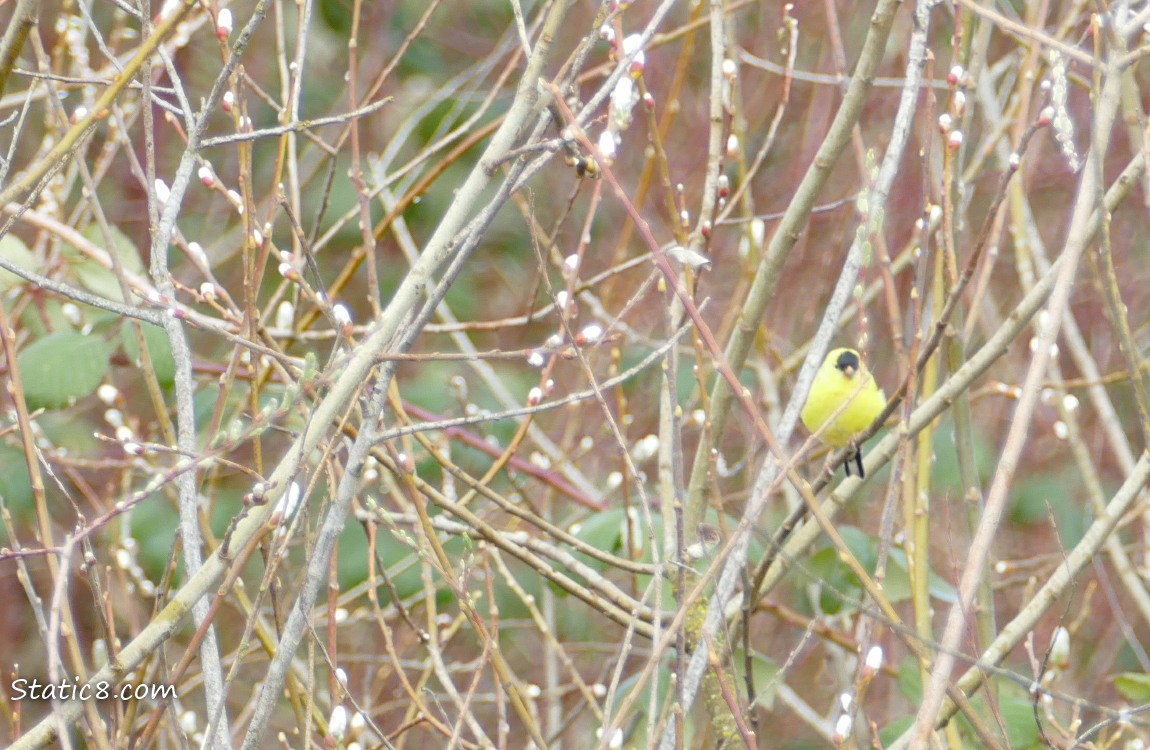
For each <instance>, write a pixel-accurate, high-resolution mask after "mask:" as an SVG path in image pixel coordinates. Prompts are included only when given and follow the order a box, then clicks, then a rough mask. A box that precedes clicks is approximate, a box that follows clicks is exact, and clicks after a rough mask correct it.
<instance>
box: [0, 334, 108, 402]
mask: <svg viewBox="0 0 1150 750" xmlns="http://www.w3.org/2000/svg"><path fill="white" fill-rule="evenodd" d="M108 353H109V347H108V345H107V344H106V343H105V342H104V341H103V340H102V339H99V338H97V337H95V336H85V335H84V334H82V333H74V332H71V331H61V332H59V333H52V334H49V335H47V336H45V337H44V338H42V339H40V340H39V341H36V342H33V343H32V344H31V345H29V346H28V347H26V348H25V349H24V351H22V352H20V356H19V357H18V358H17V362H18V364H19V367H20V377H21V380H22V381H23V384H24V397H25V399H26V401H27V403H28V406H29V408H32V409H40V408H45V409H60V408H63V407H65V406H68V405H70V404H72V403H73V402H74V401H76V400H77V399H80V398H83V397H84V396H87V395H89V394H91V393H94V392H95V390H96V388H98V387H99V385H100V383H101V382H102V381H103V380H104V376H105V375H106V374H107V372H108Z"/></svg>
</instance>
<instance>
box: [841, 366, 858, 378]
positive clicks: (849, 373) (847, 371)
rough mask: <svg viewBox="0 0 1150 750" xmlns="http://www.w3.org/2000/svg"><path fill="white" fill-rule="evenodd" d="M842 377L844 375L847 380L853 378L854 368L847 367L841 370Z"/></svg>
mask: <svg viewBox="0 0 1150 750" xmlns="http://www.w3.org/2000/svg"><path fill="white" fill-rule="evenodd" d="M843 375H846V376H847V377H848V378H853V377H854V376H855V368H853V367H851V366H850V365H847V366H846V367H844V368H843Z"/></svg>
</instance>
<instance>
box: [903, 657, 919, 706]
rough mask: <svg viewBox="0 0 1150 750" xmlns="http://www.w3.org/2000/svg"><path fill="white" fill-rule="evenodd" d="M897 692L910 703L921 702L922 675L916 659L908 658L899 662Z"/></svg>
mask: <svg viewBox="0 0 1150 750" xmlns="http://www.w3.org/2000/svg"><path fill="white" fill-rule="evenodd" d="M898 691H899V692H900V693H902V694H903V696H904V697H906V699H907V700H908V701H910V702H911V703H921V702H922V673H921V672H920V671H919V666H918V661H917V660H916V659H913V658H911V657H909V656H908V657H906V658H905V659H903V660H902V661H901V662H899V665H898Z"/></svg>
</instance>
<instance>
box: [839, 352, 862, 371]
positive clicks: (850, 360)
mask: <svg viewBox="0 0 1150 750" xmlns="http://www.w3.org/2000/svg"><path fill="white" fill-rule="evenodd" d="M835 369H836V370H841V371H842V372H845V373H846V374H847V375H853V374H854V373H856V372H858V369H859V355H858V354H856V353H855V352H852V351H850V350H849V349H848V350H847V351H845V352H843V353H842V354H840V355H839V358H838V359H837V360H835Z"/></svg>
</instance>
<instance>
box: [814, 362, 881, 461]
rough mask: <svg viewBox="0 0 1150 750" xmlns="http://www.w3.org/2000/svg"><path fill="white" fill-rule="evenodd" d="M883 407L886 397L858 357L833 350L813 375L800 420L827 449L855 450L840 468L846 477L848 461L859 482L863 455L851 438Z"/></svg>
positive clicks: (868, 423) (863, 428)
mask: <svg viewBox="0 0 1150 750" xmlns="http://www.w3.org/2000/svg"><path fill="white" fill-rule="evenodd" d="M843 404H846V406H843ZM885 407H886V394H885V393H883V390H882V389H881V388H879V387H878V385H877V384H876V383H875V382H874V378H873V377H872V376H871V374H870V371H869V370H867V368H866V363H864V362H863V361H862V358H861V357H859V353H858V352H857V351H855V350H854V349H835V350H833V351H831V352H830V353H829V354H827V358H826V359H824V360H823V363H822V364H821V365H820V366H819V371H818V372H817V373H815V380H814V382H813V383H811V392H810V394H808V395H807V403H806V404H804V405H803V411H802V415H801V416H802V419H803V424H805V425H806V426H807V429H808V430H810V431H811V432H812V433H817V434H818V436H819V439H820V440H822V441H823V442H824V443H826V444H827V445H830V446H833V447H835V448H845V447H847V446H852V447H853V448H854V452H853V453H852V454H851V455H850V456H848V457H847V461H846V463H845V464H843V471H845V472H846V475H847V476H848V477H849V476H850V475H851V461H854V464H855V467H856V468H857V469H858V475H859V478H860V479H861V478H863V477H864V476H866V475H865V473H864V472H863V464H862V451H861V449H860V448H859V447H858V446H857V445H854V444H853V438H854V436H855V435H857V434H858V433H860V432H862V431H863V430H865V429H866V428H867V427H870V424H871V422H873V421H874V420H875V417H877V416H878V415H879V413H880V412H881V411H882V410H883V408H885ZM836 412H837V413H836ZM828 420H829V422H828Z"/></svg>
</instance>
